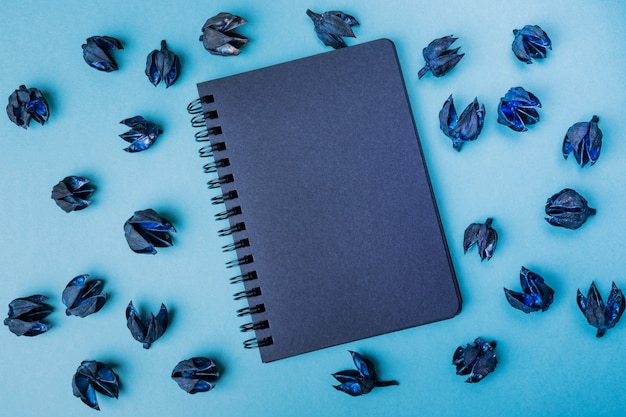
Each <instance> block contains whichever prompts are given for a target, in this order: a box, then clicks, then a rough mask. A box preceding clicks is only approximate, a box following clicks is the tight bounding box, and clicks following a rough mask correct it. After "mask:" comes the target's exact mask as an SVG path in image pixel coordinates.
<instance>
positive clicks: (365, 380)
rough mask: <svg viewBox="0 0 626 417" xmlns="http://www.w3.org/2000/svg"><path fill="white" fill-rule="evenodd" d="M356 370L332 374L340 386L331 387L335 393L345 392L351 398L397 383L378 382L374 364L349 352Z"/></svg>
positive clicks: (396, 382) (355, 353) (357, 354)
mask: <svg viewBox="0 0 626 417" xmlns="http://www.w3.org/2000/svg"><path fill="white" fill-rule="evenodd" d="M349 352H350V355H352V360H353V361H354V365H355V366H356V368H357V369H356V370H352V369H350V370H346V371H341V372H337V373H334V374H332V375H333V377H334V378H335V379H336V380H337V381H339V382H340V383H341V384H340V385H333V387H334V388H335V389H336V390H337V391H341V392H345V393H346V394H349V395H352V396H353V397H356V396H359V395H363V394H367V393H369V392H370V391H371V390H373V389H374V388H375V387H386V386H389V385H398V381H379V380H378V379H377V376H376V369H375V368H374V364H373V363H372V362H371V361H369V360H367V359H365V358H363V357H362V356H361V355H360V354H359V353H357V352H353V351H349Z"/></svg>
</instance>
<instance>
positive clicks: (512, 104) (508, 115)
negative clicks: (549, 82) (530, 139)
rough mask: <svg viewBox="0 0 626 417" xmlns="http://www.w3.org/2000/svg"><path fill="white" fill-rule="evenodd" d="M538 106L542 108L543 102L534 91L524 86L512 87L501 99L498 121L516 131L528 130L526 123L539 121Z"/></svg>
mask: <svg viewBox="0 0 626 417" xmlns="http://www.w3.org/2000/svg"><path fill="white" fill-rule="evenodd" d="M537 108H541V102H540V101H539V99H538V98H537V97H536V96H535V95H534V94H533V93H530V92H528V91H526V90H524V89H523V88H522V87H514V88H511V89H510V90H509V91H507V93H506V94H505V95H504V97H502V98H501V99H500V104H499V105H498V123H500V124H503V125H505V126H508V127H510V128H511V129H513V130H515V131H516V132H525V131H526V130H528V128H527V127H526V125H533V124H535V123H537V122H538V121H539V113H538V112H537Z"/></svg>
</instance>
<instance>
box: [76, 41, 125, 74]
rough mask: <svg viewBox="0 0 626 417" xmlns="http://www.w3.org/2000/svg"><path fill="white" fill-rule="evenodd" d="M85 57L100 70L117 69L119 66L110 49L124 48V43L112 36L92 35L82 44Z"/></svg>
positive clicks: (92, 65) (90, 64)
mask: <svg viewBox="0 0 626 417" xmlns="http://www.w3.org/2000/svg"><path fill="white" fill-rule="evenodd" d="M82 47H83V59H84V60H85V62H86V63H87V64H88V65H89V66H90V67H92V68H95V69H97V70H99V71H104V72H111V71H117V69H118V66H117V63H116V62H115V60H114V59H113V58H112V57H111V55H110V54H109V51H113V50H119V49H124V47H123V46H122V43H121V42H120V41H119V40H117V39H115V38H113V37H111V36H92V37H90V38H87V43H84V44H83V45H82Z"/></svg>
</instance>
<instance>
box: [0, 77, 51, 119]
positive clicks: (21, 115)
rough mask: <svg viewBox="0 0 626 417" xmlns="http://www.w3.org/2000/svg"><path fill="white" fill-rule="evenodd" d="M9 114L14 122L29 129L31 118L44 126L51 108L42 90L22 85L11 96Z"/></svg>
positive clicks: (8, 105)
mask: <svg viewBox="0 0 626 417" xmlns="http://www.w3.org/2000/svg"><path fill="white" fill-rule="evenodd" d="M7 115H8V116H9V120H11V121H12V122H13V123H15V124H16V125H18V126H20V127H23V128H24V129H27V128H28V126H29V125H30V121H31V119H32V120H34V121H36V122H37V123H39V124H40V125H42V126H43V125H44V124H45V123H46V121H47V120H48V117H49V116H50V110H49V108H48V102H46V98H45V97H44V96H43V94H42V93H41V91H39V90H38V89H37V88H26V86H25V85H20V86H19V88H18V89H17V90H15V91H14V92H13V93H11V95H10V96H9V104H7Z"/></svg>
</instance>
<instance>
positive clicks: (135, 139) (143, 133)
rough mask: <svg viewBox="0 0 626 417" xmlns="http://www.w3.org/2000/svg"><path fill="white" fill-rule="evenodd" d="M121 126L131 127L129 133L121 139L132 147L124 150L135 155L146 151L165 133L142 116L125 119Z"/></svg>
mask: <svg viewBox="0 0 626 417" xmlns="http://www.w3.org/2000/svg"><path fill="white" fill-rule="evenodd" d="M120 124H123V125H126V126H128V127H130V130H129V131H128V132H125V133H122V134H121V135H120V137H121V138H122V139H124V140H125V141H126V142H129V143H130V146H128V147H127V148H124V150H125V151H126V152H129V153H135V152H141V151H145V150H146V149H148V148H149V147H151V146H152V144H154V142H155V141H156V140H157V138H158V137H159V135H160V134H161V133H163V131H162V130H161V129H160V128H159V127H158V126H157V125H156V124H154V123H152V122H150V121H148V120H146V119H144V118H143V117H141V116H135V117H131V118H130V119H124V120H122V121H121V122H120Z"/></svg>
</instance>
